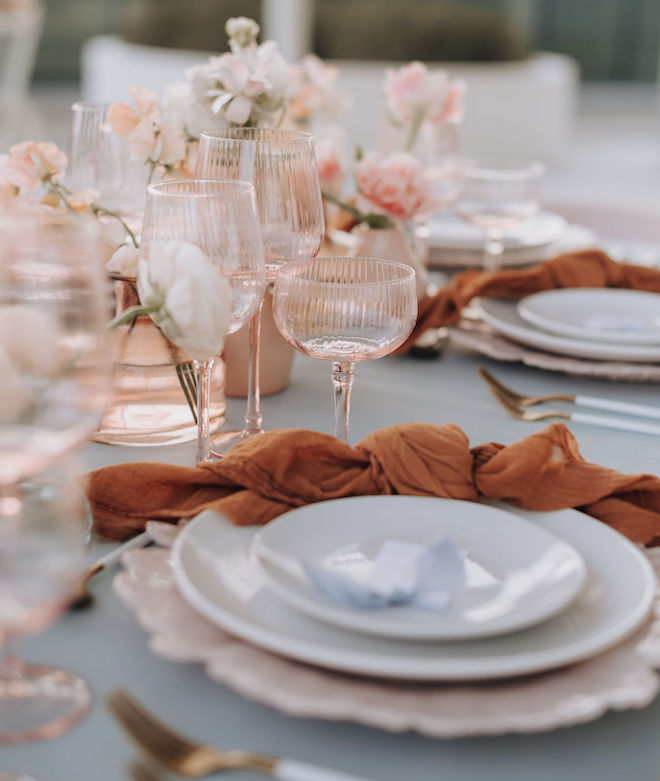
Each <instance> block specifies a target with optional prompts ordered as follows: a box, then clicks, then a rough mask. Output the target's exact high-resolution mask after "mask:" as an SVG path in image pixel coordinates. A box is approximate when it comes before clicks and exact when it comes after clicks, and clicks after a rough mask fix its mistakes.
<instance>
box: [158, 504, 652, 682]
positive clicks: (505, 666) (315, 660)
mask: <svg viewBox="0 0 660 781" xmlns="http://www.w3.org/2000/svg"><path fill="white" fill-rule="evenodd" d="M369 498H382V497H347V498H344V499H337V500H332V501H344V502H346V501H354V500H356V499H369ZM391 498H393V497H388V499H391ZM394 498H395V499H399V498H401V499H410V498H413V499H414V498H417V497H394ZM430 498H436V497H430ZM445 501H451V500H445ZM487 504H489V505H491V506H498V505H497V504H496V503H490V502H488V503H487ZM516 510H519V508H514V511H516ZM529 512H531V511H522V510H521V511H520V514H521V515H523V516H524V517H527V518H529V515H528V513H529ZM557 512H561V513H571V514H576V515H578V512H577V511H576V510H560V511H557ZM531 515H532V516H534V513H531ZM536 515H537V517H538V516H541V515H550V513H537V514H536ZM210 516H211V517H213V520H214V522H217V521H218V517H219V518H220V519H222V518H223V517H222V516H220V515H219V514H218V513H215V512H214V511H205V512H204V513H201V514H200V515H199V516H197V517H196V518H194V519H193V520H192V521H190V522H189V523H188V524H187V525H186V526H185V527H184V529H183V530H182V532H181V533H180V534H179V535H178V537H177V539H176V541H175V544H174V546H173V548H172V557H171V563H172V568H173V572H174V578H175V581H176V583H177V586H178V588H179V589H180V591H181V593H182V595H183V596H184V598H185V599H186V601H187V602H188V603H189V604H190V605H191V606H192V607H193V608H194V609H195V610H197V611H198V612H199V613H201V614H202V615H203V616H205V617H206V618H207V619H208V620H210V621H211V622H212V623H213V624H215V625H216V626H220V627H221V628H222V629H224V630H225V631H227V632H229V633H230V634H234V635H236V636H238V637H240V638H241V639H242V640H246V641H247V642H249V643H252V644H253V645H256V646H259V647H261V648H265V649H266V650H268V651H272V652H275V653H279V654H280V655H282V656H285V657H287V658H291V659H295V660H297V661H299V662H305V663H307V664H312V665H315V666H317V667H322V668H327V669H333V670H339V671H342V672H346V673H353V674H362V675H366V676H369V677H381V678H390V679H398V680H419V681H422V680H425V681H470V680H472V681H476V680H497V679H501V678H510V677H515V676H519V675H526V674H530V673H538V672H543V671H547V670H552V669H556V668H557V667H561V666H565V665H567V664H573V663H576V662H579V661H582V660H584V659H588V658H591V657H593V656H596V655H597V654H600V653H602V652H603V651H605V650H607V649H608V648H612V647H613V646H616V645H618V644H620V643H621V642H623V641H624V640H625V639H626V638H627V637H629V636H630V635H631V634H633V632H634V631H635V630H636V629H638V628H639V626H641V624H642V623H643V622H644V621H645V620H646V619H647V617H648V615H649V613H650V611H651V608H652V605H653V599H654V594H655V591H656V586H657V584H656V578H655V575H654V573H653V569H652V567H651V565H650V563H649V561H648V560H647V559H646V558H645V557H644V555H643V554H642V553H641V552H640V551H639V550H638V549H637V548H636V547H635V546H634V545H633V544H632V543H631V542H630V541H629V540H627V539H626V538H624V537H622V536H621V535H619V534H618V533H617V532H615V531H614V530H612V529H611V528H609V527H608V526H607V525H605V524H603V525H602V528H601V530H600V531H601V532H602V533H603V534H606V535H607V534H611V535H615V536H616V537H617V538H619V539H618V544H620V545H622V546H623V548H624V549H625V550H626V551H627V553H628V555H629V556H631V557H633V558H634V559H635V560H636V561H637V563H638V565H639V566H640V567H641V570H642V572H643V577H644V580H645V589H644V593H643V594H642V598H641V599H639V600H638V601H637V602H636V604H635V609H633V610H632V611H629V612H628V613H627V614H626V617H625V620H623V621H622V622H620V623H621V625H620V626H618V627H617V628H616V631H615V630H614V628H610V629H609V630H603V629H601V630H600V631H598V632H596V633H595V635H594V636H592V637H591V639H590V642H589V643H588V644H587V647H586V648H585V647H584V640H582V643H580V642H579V639H578V641H575V640H574V641H571V642H569V643H567V645H566V646H565V647H564V652H563V654H558V653H557V652H555V658H554V659H547V658H545V660H539V659H535V658H534V657H536V656H539V655H540V656H543V653H542V652H541V651H532V652H526V654H525V655H526V657H530V656H531V657H532V658H531V659H530V658H526V660H521V658H520V655H517V656H516V657H515V658H514V659H513V662H514V663H513V664H512V663H511V662H512V660H511V659H510V658H509V657H508V656H506V655H505V656H492V657H490V659H491V661H492V660H494V661H495V663H496V664H499V666H498V667H496V669H495V670H493V669H490V670H488V671H486V672H484V670H483V669H472V670H465V669H461V667H460V664H459V665H458V666H457V665H453V669H452V670H447V669H444V670H443V671H439V670H438V669H437V663H436V666H434V664H433V663H434V662H436V660H435V659H431V660H428V659H424V658H418V659H414V663H415V665H416V666H415V667H414V670H411V667H410V660H411V659H413V657H412V656H411V657H408V656H406V657H402V656H400V655H396V657H395V658H394V657H387V656H385V662H383V660H382V658H381V659H380V662H379V663H378V664H376V665H374V657H373V655H372V656H371V657H370V658H369V662H368V664H367V663H366V662H365V661H364V659H362V661H360V662H356V660H355V653H354V652H351V651H348V652H347V651H346V650H344V649H335V652H334V654H331V658H328V655H327V646H325V645H323V644H319V643H318V641H313V642H312V643H309V642H307V643H305V644H304V648H303V647H302V644H301V643H299V642H294V644H293V647H292V645H291V641H290V640H289V639H288V638H287V637H286V636H285V635H282V633H281V632H277V631H275V630H273V629H270V628H263V627H260V626H255V624H254V622H250V621H246V620H245V619H243V618H241V617H240V616H239V617H238V618H236V616H235V615H234V614H232V613H231V612H229V611H227V610H224V609H222V608H220V609H218V607H217V606H215V605H213V604H212V603H211V602H210V601H209V600H208V599H207V598H206V597H205V596H204V595H200V594H199V593H198V592H197V591H196V589H195V588H194V587H193V585H192V584H191V583H190V582H189V581H188V579H187V576H184V573H183V572H182V568H181V551H182V549H183V548H184V545H185V544H186V542H187V539H188V537H189V536H191V535H192V533H193V531H194V529H195V528H196V527H197V526H198V525H201V524H203V523H205V522H208V519H209V517H210ZM579 516H580V517H581V518H583V519H586V522H587V523H592V524H599V525H600V524H601V523H602V522H601V521H597V520H595V519H593V518H591V517H590V516H587V515H583V514H582V513H580V514H579ZM224 522H225V523H226V524H227V525H228V527H231V528H232V529H233V530H234V531H237V532H239V533H243V534H244V535H245V538H246V540H249V537H248V536H247V535H246V533H248V534H250V536H252V534H253V533H254V529H253V527H236V526H234V525H233V524H231V523H230V522H229V521H227V520H226V519H224ZM594 528H595V527H594ZM599 533H600V532H599ZM237 536H238V535H237ZM248 544H249V543H248ZM578 550H579V547H578ZM287 609H290V608H287ZM219 615H220V619H218V616H219ZM297 615H299V614H297ZM302 620H311V619H306V618H304V617H302ZM530 631H534V630H533V629H532V630H530ZM399 642H406V641H399ZM310 646H311V651H312V653H310ZM576 646H577V647H576ZM546 653H547V652H546ZM364 655H365V654H364V653H363V654H362V656H364ZM366 655H367V656H369V654H368V653H367V654H366ZM402 659H404V660H406V661H405V664H402V662H401V660H402ZM429 661H430V662H431V664H429ZM480 661H481V660H480ZM507 662H508V663H507Z"/></svg>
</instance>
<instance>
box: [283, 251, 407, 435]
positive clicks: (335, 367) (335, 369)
mask: <svg viewBox="0 0 660 781" xmlns="http://www.w3.org/2000/svg"><path fill="white" fill-rule="evenodd" d="M273 311H274V314H275V322H276V324H277V327H278V328H279V330H280V332H281V334H282V336H283V337H284V338H285V339H286V340H287V342H289V343H290V344H292V345H293V346H294V347H295V348H296V349H297V350H300V351H301V352H302V353H304V354H305V355H310V356H311V357H312V358H319V359H321V360H326V361H332V385H333V388H334V398H335V426H334V434H335V436H336V437H338V438H340V439H343V440H344V442H348V418H349V411H350V398H351V387H352V384H353V375H354V369H355V363H356V362H357V361H368V360H373V359H374V358H381V357H382V356H383V355H387V354H388V353H391V352H392V351H393V350H396V348H397V347H399V346H400V345H401V344H403V342H404V341H405V339H406V337H407V336H408V335H409V334H410V332H411V331H412V329H413V326H414V325H415V321H416V319H417V295H416V292H415V272H414V271H413V269H412V268H410V266H406V265H404V264H403V263H395V262H393V261H389V260H379V259H377V258H353V257H339V258H337V257H322V258H317V259H311V258H309V259H304V260H297V261H293V262H291V263H288V264H287V265H286V266H284V267H283V268H282V269H280V272H279V274H278V277H277V279H276V280H275V293H274V300H273Z"/></svg>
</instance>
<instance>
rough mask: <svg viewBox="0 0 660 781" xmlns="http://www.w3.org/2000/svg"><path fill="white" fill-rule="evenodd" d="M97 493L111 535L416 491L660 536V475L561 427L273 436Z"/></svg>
mask: <svg viewBox="0 0 660 781" xmlns="http://www.w3.org/2000/svg"><path fill="white" fill-rule="evenodd" d="M88 494H89V500H90V502H91V505H92V509H93V513H94V524H95V529H96V531H97V532H98V533H99V534H101V535H102V536H104V537H108V538H111V539H123V538H125V537H128V536H130V535H132V534H134V533H136V532H138V531H140V530H141V529H142V528H143V527H144V524H145V522H146V521H147V520H150V519H157V520H163V521H176V520H178V519H179V518H190V517H192V516H193V515H196V514H197V513H199V512H201V511H202V510H206V509H209V508H211V509H214V510H218V511H220V512H222V513H223V514H224V515H225V516H226V517H227V518H229V519H230V520H231V521H232V522H233V523H235V524H237V525H248V524H263V523H267V522H268V521H270V520H272V519H273V518H275V517H276V516H278V515H280V514H281V513H283V512H286V511H287V510H291V509H293V508H294V507H300V506H301V505H304V504H309V503H311V502H318V501H322V500H324V499H336V498H339V497H343V496H364V495H372V494H407V495H413V496H441V497H447V498H452V499H466V500H468V501H476V500H477V499H478V498H479V497H486V498H488V499H501V500H504V501H507V502H510V503H511V504H514V505H516V506H518V507H524V508H527V509H530V510H560V509H563V508H566V507H577V508H579V509H580V510H583V511H584V512H587V513H589V515H593V516H594V517H595V518H599V519H600V520H602V521H605V523H608V524H609V525H610V526H612V527H614V528H615V529H617V530H618V531H620V532H621V533H622V534H625V535H626V536H627V537H629V538H630V539H631V540H634V541H635V542H641V543H644V544H646V545H655V544H658V543H660V479H659V478H657V477H654V476H652V475H623V474H621V473H620V472H616V471H614V470H613V469H606V468H605V467H602V466H598V465H596V464H590V463H587V462H586V461H585V460H584V459H583V458H582V456H581V455H580V453H579V451H578V448H577V443H576V441H575V439H574V438H573V436H572V434H571V433H570V432H569V431H568V429H567V428H566V427H565V426H563V425H560V424H558V423H555V424H552V425H550V426H548V427H547V428H546V429H544V430H543V431H539V432H537V433H534V434H532V435H531V436H529V437H526V438H525V439H522V440H520V442H516V443H514V444H513V445H508V446H505V445H499V444H496V443H490V444H486V445H479V446H478V447H475V448H472V449H470V447H469V443H468V439H467V437H466V436H465V434H464V433H463V431H462V430H461V429H460V428H459V427H458V426H456V425H455V424H453V423H449V424H447V425H445V426H438V425H433V424H430V423H406V424H403V425H399V426H391V427H390V428H385V429H382V430H380V431H376V432H374V433H373V434H370V435H369V436H368V437H367V438H366V439H364V440H363V441H362V442H360V443H359V444H358V445H356V446H355V447H350V446H349V445H346V444H344V443H343V442H340V441H339V440H338V439H335V438H334V437H331V436H329V435H327V434H321V433H318V432H315V431H303V430H296V429H287V430H281V431H270V432H268V433H266V434H264V435H263V436H259V437H254V438H252V439H249V440H247V441H246V442H244V443H242V444H240V445H238V446H237V447H236V448H234V450H232V451H231V453H230V454H229V455H228V456H227V457H226V458H224V459H223V460H222V461H219V462H217V463H214V464H207V465H203V466H199V467H181V466H169V465H167V464H155V463H138V464H120V465H118V466H109V467H106V468H105V469H100V470H98V471H97V472H92V474H91V475H90V476H89V487H88Z"/></svg>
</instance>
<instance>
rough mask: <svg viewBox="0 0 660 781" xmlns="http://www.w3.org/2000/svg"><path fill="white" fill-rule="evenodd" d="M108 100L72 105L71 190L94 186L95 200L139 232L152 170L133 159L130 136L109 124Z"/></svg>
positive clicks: (92, 188)
mask: <svg viewBox="0 0 660 781" xmlns="http://www.w3.org/2000/svg"><path fill="white" fill-rule="evenodd" d="M109 107H110V104H109V103H87V102H79V103H74V104H73V106H72V107H71V112H72V117H71V132H70V138H69V167H68V171H67V185H68V187H69V188H70V189H71V190H74V191H76V190H94V191H96V193H98V195H97V196H96V198H95V200H96V201H97V203H99V204H100V205H101V206H103V207H104V208H105V209H107V210H108V211H109V212H114V213H116V214H118V215H120V216H121V217H123V218H124V220H125V221H126V222H127V224H128V225H129V227H130V228H131V229H132V230H133V231H134V232H136V231H137V232H139V228H140V224H141V222H142V215H143V212H144V201H145V197H146V191H147V183H148V182H147V179H148V175H149V171H148V168H147V166H146V165H144V164H142V163H140V162H137V161H135V160H133V159H131V153H130V148H129V145H128V140H127V139H126V138H124V137H123V136H120V135H119V134H117V133H115V132H114V131H113V130H112V128H111V127H110V125H109V124H108V121H107V120H108V109H109Z"/></svg>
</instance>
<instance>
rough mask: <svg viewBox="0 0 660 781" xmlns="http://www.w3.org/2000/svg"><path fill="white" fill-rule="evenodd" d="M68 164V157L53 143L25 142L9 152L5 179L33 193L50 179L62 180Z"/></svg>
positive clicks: (16, 145)
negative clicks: (43, 182)
mask: <svg viewBox="0 0 660 781" xmlns="http://www.w3.org/2000/svg"><path fill="white" fill-rule="evenodd" d="M66 164H67V159H66V155H65V154H64V152H62V151H61V150H60V149H59V148H58V146H57V145H56V144H53V143H52V142H51V141H38V142H36V141H23V142H21V143H20V144H15V145H14V146H12V148H11V149H10V150H9V159H8V160H7V163H6V167H5V171H4V178H5V180H6V181H7V182H9V183H10V184H13V185H14V186H15V187H18V188H19V189H21V190H27V191H28V192H31V191H32V190H35V189H36V188H37V186H38V185H39V182H41V181H42V180H44V179H46V178H48V177H50V178H52V179H60V178H61V177H62V175H63V173H64V169H65V168H66Z"/></svg>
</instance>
